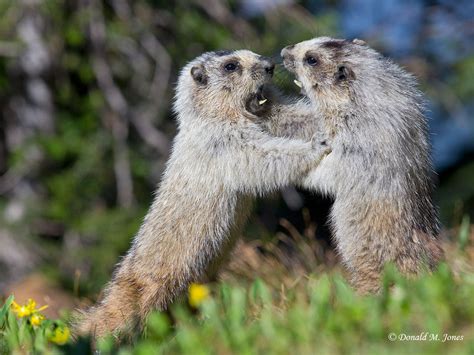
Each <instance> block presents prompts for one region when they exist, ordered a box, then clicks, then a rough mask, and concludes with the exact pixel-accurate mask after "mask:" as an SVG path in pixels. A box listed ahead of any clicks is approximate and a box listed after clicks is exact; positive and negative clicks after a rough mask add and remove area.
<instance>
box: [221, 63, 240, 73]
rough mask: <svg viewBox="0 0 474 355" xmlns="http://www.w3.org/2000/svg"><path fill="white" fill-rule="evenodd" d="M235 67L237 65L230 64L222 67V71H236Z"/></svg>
mask: <svg viewBox="0 0 474 355" xmlns="http://www.w3.org/2000/svg"><path fill="white" fill-rule="evenodd" d="M237 66H238V64H237V63H234V62H231V63H227V64H226V65H224V69H225V70H227V71H234V70H235V69H237Z"/></svg>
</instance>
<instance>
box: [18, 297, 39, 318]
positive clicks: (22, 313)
mask: <svg viewBox="0 0 474 355" xmlns="http://www.w3.org/2000/svg"><path fill="white" fill-rule="evenodd" d="M11 307H12V310H13V312H15V313H16V315H17V316H18V317H19V318H23V317H29V316H30V315H32V314H33V313H36V312H39V311H42V310H43V309H45V308H47V307H48V306H43V307H41V308H39V309H35V308H36V302H35V301H34V300H32V299H31V298H30V299H28V302H27V303H26V304H25V305H23V306H21V305H19V304H18V303H16V302H15V301H13V302H12V305H11Z"/></svg>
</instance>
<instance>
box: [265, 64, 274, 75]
mask: <svg viewBox="0 0 474 355" xmlns="http://www.w3.org/2000/svg"><path fill="white" fill-rule="evenodd" d="M264 68H265V73H267V74H269V75H270V76H272V75H273V70H274V69H275V63H272V62H268V64H266V65H265V67H264Z"/></svg>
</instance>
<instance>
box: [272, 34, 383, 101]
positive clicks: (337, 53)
mask: <svg viewBox="0 0 474 355" xmlns="http://www.w3.org/2000/svg"><path fill="white" fill-rule="evenodd" d="M281 56H282V57H283V63H284V65H285V67H286V69H288V70H289V71H290V72H293V73H294V74H295V75H296V80H295V83H296V84H297V85H298V86H300V87H301V88H302V91H303V93H304V94H305V95H307V96H308V97H309V98H310V99H311V100H317V101H318V102H320V101H321V100H323V101H324V100H326V101H328V100H333V101H336V102H337V103H338V104H341V103H343V102H347V101H348V100H350V96H351V94H352V93H354V91H355V90H358V87H357V84H358V82H360V79H361V78H363V80H365V79H366V78H368V77H373V76H374V75H373V74H374V73H369V74H368V75H367V72H370V71H371V70H378V69H379V68H378V67H380V66H379V65H377V61H378V60H379V58H380V57H381V56H380V55H379V54H378V53H377V52H376V51H374V50H372V49H371V48H370V47H368V46H367V45H366V44H365V42H364V41H361V40H358V39H355V40H353V41H352V42H351V41H347V40H343V39H334V38H329V37H319V38H314V39H311V40H308V41H303V42H300V43H297V44H295V45H291V46H288V47H285V48H283V50H282V51H281ZM374 63H375V65H374ZM376 75H377V74H376Z"/></svg>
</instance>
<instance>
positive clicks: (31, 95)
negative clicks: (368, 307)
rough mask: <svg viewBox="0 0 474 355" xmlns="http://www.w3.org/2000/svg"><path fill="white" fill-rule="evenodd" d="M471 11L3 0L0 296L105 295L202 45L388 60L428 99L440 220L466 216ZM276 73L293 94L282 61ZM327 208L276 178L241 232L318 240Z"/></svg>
mask: <svg viewBox="0 0 474 355" xmlns="http://www.w3.org/2000/svg"><path fill="white" fill-rule="evenodd" d="M472 18H474V5H473V2H472V1H465V0H462V1H458V2H455V3H454V2H453V3H451V2H448V1H394V0H393V1H384V2H380V1H375V0H365V1H363V0H356V1H348V0H347V1H345V0H342V1H338V0H332V1H331V0H327V1H317V0H313V1H292V0H260V1H259V0H253V1H252V0H242V1H219V0H195V1H183V0H181V1H158V0H156V1H152V0H149V1H145V0H136V1H127V0H109V1H94V0H79V1H65V0H64V1H58V0H56V1H54V0H15V1H14V0H11V1H10V0H0V294H1V293H4V292H6V290H7V289H9V285H11V283H12V282H16V281H18V280H20V279H21V278H22V277H24V276H25V275H29V274H30V273H31V272H36V271H38V270H40V272H41V273H43V274H46V275H48V277H49V278H50V279H54V280H56V281H59V282H60V283H61V285H62V287H63V288H65V289H67V290H69V291H74V292H75V293H76V295H77V294H79V295H94V294H96V293H97V292H98V291H99V290H100V288H101V286H102V285H103V283H104V282H106V281H107V280H108V279H109V277H110V273H111V271H112V268H113V265H114V264H115V263H116V262H117V260H118V259H119V255H120V254H122V253H124V251H126V250H127V248H128V245H129V242H130V239H131V238H132V237H133V235H134V234H135V232H136V231H137V229H138V226H139V224H140V223H141V220H142V218H143V216H144V214H145V213H146V210H147V208H148V206H149V203H150V201H151V198H152V192H153V191H154V189H155V188H156V186H157V184H158V183H159V181H160V176H161V173H162V171H163V168H164V164H165V162H166V159H167V155H168V151H169V148H170V145H171V143H172V139H173V136H174V134H175V131H176V124H175V121H174V118H173V115H172V113H171V102H172V98H173V88H174V83H175V82H176V77H177V73H178V71H179V69H180V68H181V67H182V66H183V65H184V64H185V63H186V62H187V61H189V60H191V59H193V58H194V57H196V56H197V55H199V54H200V53H202V52H204V51H208V50H216V49H235V48H248V49H250V50H253V51H255V52H258V53H260V54H263V55H267V56H272V57H274V58H275V59H278V53H279V51H280V49H281V48H282V47H283V46H285V45H288V44H291V43H296V42H299V41H302V40H306V39H309V38H311V37H315V36H322V35H329V36H335V37H344V38H346V37H347V38H353V37H358V38H363V39H364V40H366V41H367V42H368V43H369V44H370V45H371V46H373V47H375V48H376V49H378V50H380V51H381V52H382V53H384V54H386V55H389V56H391V57H393V58H394V60H396V61H397V62H399V63H400V64H401V65H403V66H405V67H406V68H407V69H408V70H409V71H411V72H413V73H415V74H416V76H417V77H418V78H419V80H420V84H421V87H422V89H423V91H424V92H425V93H426V94H427V96H428V99H429V112H428V116H429V119H430V127H431V132H432V135H431V138H432V142H433V147H434V151H433V156H434V161H435V165H436V170H437V172H438V174H439V175H438V176H439V181H438V185H439V189H438V191H437V195H436V198H437V201H438V204H439V205H440V209H441V215H442V221H443V223H444V226H445V228H446V230H447V231H449V230H451V228H457V226H458V225H459V224H460V222H461V220H462V219H463V218H464V221H465V223H466V221H469V219H468V218H469V216H470V217H471V220H472V217H474V159H473V157H474V119H473V113H474V101H473V93H474V54H473V51H472V48H473V37H474V26H473V25H472ZM275 80H276V82H277V84H278V85H279V86H281V87H282V88H283V89H284V90H285V91H287V92H288V93H292V92H293V91H294V89H293V87H292V85H291V81H292V80H291V77H290V76H289V75H288V74H287V73H285V72H284V70H283V69H282V68H280V69H279V70H277V73H276V78H275ZM329 206H330V201H327V200H323V199H321V198H320V197H318V196H313V195H311V194H308V193H307V192H303V191H297V190H295V189H293V188H289V189H286V190H285V191H283V193H282V194H281V195H278V196H274V197H273V198H268V199H261V200H259V202H258V204H257V207H256V213H255V214H254V217H253V218H252V220H251V222H250V224H249V226H248V228H247V230H246V231H245V238H246V239H247V240H252V239H271V238H273V236H274V235H275V233H276V232H277V231H279V230H281V226H280V225H279V220H280V219H281V218H285V219H287V220H288V221H289V223H291V224H292V225H294V226H295V228H296V229H297V230H298V229H299V230H302V229H304V228H305V226H307V225H308V224H311V223H313V224H315V225H316V226H317V228H313V229H311V231H310V234H311V235H310V237H311V238H316V237H318V238H321V239H322V240H323V241H324V240H327V227H326V226H325V223H326V222H325V217H326V214H327V211H328V208H329ZM303 211H305V212H304V213H303ZM467 223H469V222H467ZM306 230H307V229H306ZM305 233H306V232H305ZM306 234H307V233H306ZM448 234H449V232H448ZM324 245H326V244H324ZM327 248H328V249H331V247H330V246H328V247H327Z"/></svg>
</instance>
